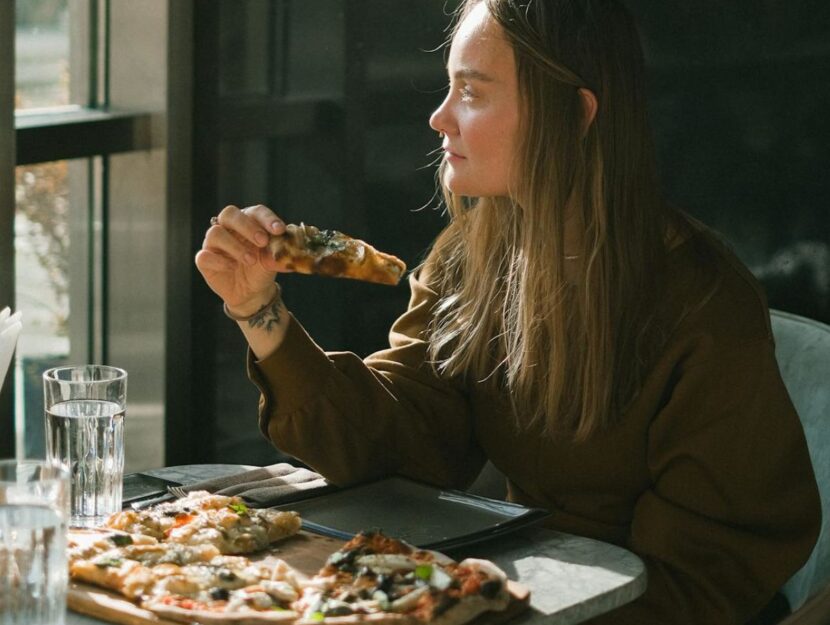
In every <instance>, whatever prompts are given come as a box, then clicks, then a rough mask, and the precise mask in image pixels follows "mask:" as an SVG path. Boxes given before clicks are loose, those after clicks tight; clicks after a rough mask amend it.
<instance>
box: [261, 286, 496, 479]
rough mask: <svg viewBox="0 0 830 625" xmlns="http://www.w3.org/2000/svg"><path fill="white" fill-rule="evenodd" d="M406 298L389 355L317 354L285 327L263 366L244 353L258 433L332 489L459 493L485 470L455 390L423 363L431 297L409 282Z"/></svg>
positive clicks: (299, 331) (294, 326) (461, 395)
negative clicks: (388, 482) (387, 482)
mask: <svg viewBox="0 0 830 625" xmlns="http://www.w3.org/2000/svg"><path fill="white" fill-rule="evenodd" d="M410 288H411V290H412V295H411V299H410V304H409V308H408V309H407V311H406V313H405V314H404V315H403V316H401V317H400V318H399V319H398V320H397V321H396V322H395V324H394V325H393V326H392V329H391V331H390V334H389V342H390V347H389V348H388V349H386V350H383V351H380V352H377V353H375V354H373V355H371V356H369V357H368V358H366V359H365V360H361V359H360V358H359V357H358V356H356V355H355V354H352V353H346V352H332V353H326V352H324V351H323V350H322V349H320V348H319V347H318V346H317V345H316V344H315V343H314V342H313V341H312V339H311V338H310V337H309V336H308V334H307V333H306V332H305V330H304V329H303V328H302V327H301V326H300V325H299V323H297V321H296V320H295V319H293V318H292V319H291V322H290V325H289V328H288V332H287V334H286V337H285V340H284V341H283V343H282V344H281V345H280V347H279V348H278V349H277V350H276V351H275V352H274V353H273V354H272V355H271V356H269V357H267V358H265V359H263V360H261V361H258V362H255V361H254V360H253V359H252V355H251V354H250V351H249V355H248V375H249V377H250V378H251V380H252V381H253V382H254V383H255V384H256V385H257V387H258V388H259V390H260V392H261V397H260V403H259V424H260V429H261V430H262V431H263V433H264V434H265V435H266V436H267V437H268V438H269V439H270V440H271V441H272V442H273V444H274V445H275V446H276V447H277V448H279V449H280V450H281V451H283V452H285V453H287V454H290V455H292V456H294V457H295V458H298V459H300V460H301V461H302V462H304V463H306V464H308V465H309V466H310V467H312V468H314V470H316V471H318V472H320V473H321V474H323V475H324V476H325V477H326V478H327V479H328V480H330V481H331V482H333V483H335V484H338V485H346V484H352V483H356V482H361V481H365V480H369V479H373V478H377V477H381V476H384V475H390V474H399V475H405V476H409V477H411V478H413V479H417V480H419V481H423V482H429V483H433V484H436V485H441V486H451V487H462V488H463V487H466V486H467V485H468V484H469V483H470V482H472V480H473V479H474V478H475V476H476V475H477V473H478V471H479V470H480V469H481V467H482V466H483V464H484V455H483V453H482V452H481V450H480V449H479V448H478V446H477V445H476V443H475V440H474V435H473V427H472V416H471V414H470V409H469V405H468V401H467V397H466V394H465V392H464V389H463V388H462V387H461V385H459V384H457V383H454V382H451V381H448V380H445V379H443V378H441V377H440V376H438V375H436V373H435V372H434V371H433V368H432V367H431V366H430V365H429V363H428V362H427V351H426V348H427V343H426V341H425V339H424V336H423V334H424V332H425V327H426V324H427V320H428V318H429V314H430V313H431V308H432V306H433V305H434V303H435V301H436V300H437V296H436V294H435V293H434V292H433V291H432V290H431V289H429V288H428V287H427V286H426V285H425V283H424V282H423V281H421V280H419V278H418V276H416V275H413V276H411V277H410Z"/></svg>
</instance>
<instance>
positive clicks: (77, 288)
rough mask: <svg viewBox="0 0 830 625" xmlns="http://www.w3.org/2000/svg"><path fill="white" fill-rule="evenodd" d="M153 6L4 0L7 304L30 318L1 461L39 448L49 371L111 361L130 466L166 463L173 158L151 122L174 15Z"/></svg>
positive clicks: (2, 177)
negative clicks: (168, 181) (168, 177)
mask: <svg viewBox="0 0 830 625" xmlns="http://www.w3.org/2000/svg"><path fill="white" fill-rule="evenodd" d="M142 12H143V13H148V12H147V11H146V10H142V8H141V7H136V6H135V3H132V2H130V3H124V2H118V1H115V0H16V1H15V2H14V3H6V2H4V3H0V47H3V49H2V50H0V52H2V54H0V58H1V59H3V61H0V94H2V95H0V98H5V99H3V100H0V222H2V223H0V226H5V225H8V226H9V227H8V228H0V261H3V262H2V263H0V264H1V265H3V266H2V267H0V307H2V306H5V305H8V304H9V303H11V302H14V304H13V308H14V309H15V310H20V311H22V313H23V321H24V327H23V332H22V333H21V336H20V339H19V342H18V350H17V354H16V356H17V360H16V366H15V371H14V377H12V376H11V375H9V376H8V377H7V380H6V381H5V383H4V387H3V394H2V397H0V404H2V406H0V457H3V456H9V455H12V453H17V455H19V456H29V457H36V456H42V455H43V453H44V440H43V425H42V422H43V410H42V384H41V374H42V372H43V371H44V370H45V369H46V368H48V367H50V366H55V365H58V364H63V363H71V364H78V363H85V362H101V363H106V364H114V365H117V366H123V367H124V368H125V369H127V371H128V373H129V374H130V392H129V395H128V402H129V403H128V416H127V426H126V440H127V442H126V464H127V469H128V470H137V469H141V468H146V467H151V466H161V465H162V464H164V430H163V424H164V409H163V407H164V392H165V389H164V384H163V379H164V370H165V368H164V343H165V340H164V311H165V301H166V300H165V279H164V262H165V254H164V251H165V250H164V241H165V232H164V228H165V224H166V215H165V210H166V204H165V201H166V198H165V194H164V189H165V174H166V171H165V166H166V161H165V157H166V152H165V150H164V149H163V148H164V147H165V146H164V135H163V133H156V136H155V137H154V136H153V134H152V128H153V123H154V120H155V121H156V122H158V120H163V119H164V114H165V112H166V111H165V106H166V101H165V95H166V92H165V87H166V68H167V64H166V56H165V55H166V32H167V29H166V20H167V13H166V9H165V10H164V11H154V12H153V15H152V16H143V15H141V14H142ZM148 21H155V23H153V24H148ZM9 39H12V40H13V44H11V43H9ZM138 39H140V40H141V42H142V43H141V44H140V45H135V41H136V40H138ZM113 40H115V41H117V42H118V43H117V44H114V43H112V41H113ZM7 59H14V63H13V64H12V63H9V62H8V61H7ZM113 66H116V67H117V68H119V69H120V70H123V71H121V73H120V75H122V76H123V77H124V78H123V80H121V81H120V82H119V81H117V80H110V69H111V68H112V67H113ZM135 67H147V68H151V70H150V71H147V72H143V73H141V74H140V75H136V72H135V71H129V70H130V69H131V68H133V69H134V68H135ZM142 94H150V95H149V97H151V98H156V99H157V100H158V101H156V102H153V101H148V100H147V98H146V97H143V96H142ZM6 138H10V139H11V140H9V141H4V139H6ZM9 183H11V184H9ZM143 237H150V239H151V241H152V243H150V244H149V245H148V244H147V243H146V242H142V241H143ZM136 250H140V252H141V253H140V254H137V253H135V252H136ZM6 259H10V260H11V262H6ZM125 259H128V260H125ZM11 266H14V271H13V272H11V271H9V270H8V269H7V267H11ZM7 415H14V416H13V418H12V417H10V416H7Z"/></svg>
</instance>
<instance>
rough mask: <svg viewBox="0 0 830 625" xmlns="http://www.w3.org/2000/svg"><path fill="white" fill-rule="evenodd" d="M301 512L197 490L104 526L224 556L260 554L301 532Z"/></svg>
mask: <svg viewBox="0 0 830 625" xmlns="http://www.w3.org/2000/svg"><path fill="white" fill-rule="evenodd" d="M300 525H301V521H300V516H299V515H298V514H297V513H296V512H292V511H284V510H271V509H256V508H250V507H248V505H247V504H245V501H244V500H243V499H242V498H241V497H225V496H223V495H212V494H210V493H208V492H207V491H194V492H192V493H189V494H188V495H187V497H182V498H180V499H177V500H175V501H171V502H166V503H161V504H157V505H155V506H152V507H150V508H146V509H144V510H122V511H121V512H117V513H115V514H114V515H112V516H111V517H110V518H109V519H107V521H106V522H105V526H106V527H109V528H112V529H117V530H122V531H124V532H127V533H130V534H141V535H146V536H150V537H152V538H155V539H156V540H158V541H160V542H164V543H175V544H181V545H208V544H209V545H213V546H214V547H215V548H216V549H218V551H219V553H223V554H246V553H254V552H256V551H261V550H263V549H265V548H267V547H268V546H270V545H271V544H273V543H275V542H277V541H279V540H282V539H284V538H287V537H289V536H293V535H295V534H296V533H297V532H299V531H300Z"/></svg>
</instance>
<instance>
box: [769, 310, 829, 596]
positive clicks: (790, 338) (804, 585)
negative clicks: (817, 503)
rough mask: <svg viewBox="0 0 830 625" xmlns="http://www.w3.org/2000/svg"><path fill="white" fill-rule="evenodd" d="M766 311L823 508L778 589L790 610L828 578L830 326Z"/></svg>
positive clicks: (779, 366) (777, 358) (795, 316)
mask: <svg viewBox="0 0 830 625" xmlns="http://www.w3.org/2000/svg"><path fill="white" fill-rule="evenodd" d="M770 317H771V320H772V333H773V336H774V337H775V358H776V360H777V361H778V368H779V369H780V370H781V377H782V378H783V379H784V384H785V385H786V387H787V391H788V392H789V394H790V398H791V399H792V401H793V404H794V405H795V409H796V411H797V412H798V416H799V417H800V418H801V423H802V425H803V427H804V434H805V436H806V437H807V446H808V447H809V449H810V458H811V460H812V462H813V470H814V471H815V474H816V481H817V482H818V487H819V493H820V494H821V508H822V514H823V519H822V525H821V533H820V534H819V537H818V541H817V542H816V546H815V547H814V549H813V553H812V554H811V556H810V558H809V560H807V562H806V563H805V565H804V566H803V567H802V568H801V569H800V570H799V571H798V572H797V573H796V574H795V575H793V577H792V578H790V580H789V581H788V582H787V583H786V584H785V585H784V587H783V588H782V589H781V592H782V593H783V594H784V596H786V597H787V600H788V601H789V602H790V608H791V609H792V610H793V611H795V610H797V609H798V608H800V607H801V606H802V605H804V603H805V602H806V601H807V600H808V599H809V598H810V597H812V596H813V595H815V594H817V593H818V592H819V591H821V590H822V589H823V588H825V587H826V586H828V584H830V326H827V325H825V324H823V323H819V322H817V321H813V320H812V319H807V318H805V317H799V316H798V315H793V314H790V313H785V312H781V311H779V310H773V311H771V314H770Z"/></svg>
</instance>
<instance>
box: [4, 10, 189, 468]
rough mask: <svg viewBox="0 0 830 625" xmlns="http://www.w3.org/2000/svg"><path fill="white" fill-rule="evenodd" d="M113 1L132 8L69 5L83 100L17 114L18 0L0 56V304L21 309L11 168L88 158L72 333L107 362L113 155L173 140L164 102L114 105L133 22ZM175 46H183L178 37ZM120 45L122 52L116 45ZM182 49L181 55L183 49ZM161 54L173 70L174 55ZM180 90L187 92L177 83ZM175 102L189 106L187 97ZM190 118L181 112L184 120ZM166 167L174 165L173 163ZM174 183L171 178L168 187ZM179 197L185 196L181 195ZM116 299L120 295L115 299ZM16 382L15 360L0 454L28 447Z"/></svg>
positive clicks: (184, 13)
mask: <svg viewBox="0 0 830 625" xmlns="http://www.w3.org/2000/svg"><path fill="white" fill-rule="evenodd" d="M113 4H115V8H118V9H120V10H121V12H122V13H123V11H124V8H125V7H127V10H128V11H129V10H130V8H129V6H128V5H125V4H123V3H121V2H120V0H72V1H71V2H70V3H69V8H70V11H71V19H72V20H74V21H73V26H72V28H71V30H70V37H72V38H73V40H72V45H71V46H70V54H71V63H72V68H73V76H72V82H71V86H70V89H71V100H72V101H74V102H82V103H83V104H82V105H70V106H61V107H49V108H42V109H22V110H19V111H15V92H16V83H15V31H16V19H15V13H16V12H15V2H14V1H12V2H1V3H0V59H4V60H3V61H0V302H1V303H2V305H3V306H6V305H8V306H11V307H12V308H13V309H14V308H15V303H16V302H15V245H14V221H15V212H16V202H15V168H16V167H18V166H20V165H31V164H36V163H42V162H49V161H57V160H69V159H88V161H87V163H86V164H85V163H83V162H81V163H74V164H73V165H72V166H73V168H74V171H73V179H74V180H73V182H72V186H73V193H75V195H80V196H81V197H82V198H83V200H82V201H81V202H79V205H83V207H84V211H86V212H87V213H88V214H85V215H83V216H82V217H81V218H82V219H83V220H85V222H86V223H87V224H88V226H87V228H88V235H89V236H88V238H89V240H88V241H83V242H82V244H81V247H83V249H81V250H79V253H78V254H77V256H78V258H73V259H72V260H71V261H70V262H71V263H75V265H76V267H77V266H78V265H79V264H80V265H82V266H81V267H80V271H81V272H83V271H86V272H87V279H86V280H85V282H86V284H84V285H82V286H80V287H79V289H78V291H77V292H75V289H73V295H75V296H78V295H79V297H77V301H76V299H75V298H73V300H72V301H73V317H74V318H75V319H74V320H73V321H72V322H71V327H70V333H71V335H72V338H73V341H74V339H75V338H77V337H81V339H82V340H80V341H78V342H79V343H81V345H80V346H79V348H78V349H77V351H76V347H75V345H74V343H73V348H72V350H73V354H72V359H73V360H74V361H97V362H107V361H108V356H109V354H108V352H109V349H108V343H109V339H110V331H109V323H108V317H109V311H110V308H111V305H110V302H109V301H108V289H107V288H106V285H107V281H108V278H109V276H108V262H107V253H108V249H109V241H108V238H109V235H110V233H109V226H108V214H109V210H108V206H107V203H108V200H109V195H110V193H109V174H108V171H109V159H110V156H112V155H115V154H125V153H140V152H142V151H144V152H149V151H152V150H157V149H159V148H168V149H169V147H170V146H169V145H168V142H167V141H166V139H167V128H166V126H167V125H169V124H170V122H171V120H170V119H169V117H168V116H167V108H164V109H163V110H148V109H147V107H145V108H144V110H124V109H123V108H122V109H119V108H117V107H111V106H110V102H111V93H110V81H109V66H110V62H111V61H110V60H111V55H112V53H113V49H112V48H111V47H110V36H111V32H112V30H113V28H119V29H125V28H129V27H130V24H129V20H125V19H123V18H121V19H119V20H118V21H117V22H115V23H114V22H113V19H112V17H111V15H112V9H113ZM180 4H182V3H178V2H176V1H175V0H172V1H171V0H168V3H165V5H164V10H165V12H164V13H163V14H162V18H161V19H162V20H167V21H168V23H167V26H168V28H167V31H166V32H164V33H161V34H160V35H159V37H161V38H163V39H164V40H165V41H166V42H171V47H172V42H175V41H176V38H175V37H172V38H171V37H169V34H168V33H170V32H173V29H175V28H178V27H179V23H181V22H185V23H186V21H187V20H188V19H189V9H184V10H183V9H182V8H175V7H177V5H180ZM173 17H176V19H177V20H178V22H177V23H171V22H170V20H171V19H172V18H173ZM116 41H118V39H116ZM176 45H177V47H178V48H181V44H176ZM115 51H116V52H118V50H117V48H116V49H115ZM176 52H177V53H178V54H181V53H182V51H181V50H180V49H179V50H177V51H176ZM165 61H166V62H167V67H168V68H170V67H171V64H170V54H169V53H168V55H167V58H166V59H165ZM76 70H77V71H76ZM171 72H172V70H171ZM188 72H189V68H188V67H187V66H185V67H182V68H181V69H180V70H177V75H176V76H168V77H167V85H162V86H163V87H168V88H169V87H170V85H175V84H176V83H175V82H171V81H174V80H180V79H181V77H182V73H184V74H187V73H188ZM179 91H180V92H182V90H181V89H179ZM182 95H183V97H185V98H187V97H188V96H189V91H188V90H185V91H184V92H182ZM167 104H168V105H169V102H168V103H167ZM177 108H182V109H185V110H186V108H187V106H186V103H185V104H184V105H183V106H182V107H177ZM186 121H187V120H186V119H185V120H184V123H186ZM177 145H178V146H179V152H180V153H182V154H185V155H187V150H186V147H185V149H181V145H182V144H181V143H178V144H177ZM188 158H189V157H188ZM188 162H189V161H188ZM165 169H171V165H170V163H169V162H168V163H166V167H165ZM178 169H179V170H182V167H181V166H179V167H178ZM187 171H188V166H185V167H184V171H180V172H179V175H180V178H179V180H181V177H186V176H187ZM164 174H167V172H166V171H165V172H163V175H164ZM168 178H169V176H168ZM162 184H163V183H162ZM169 186H170V185H169V182H168V184H167V187H169ZM165 199H167V198H165ZM176 199H179V200H181V199H182V198H181V194H178V198H176ZM165 208H166V206H165ZM165 227H166V224H165ZM188 250H189V246H188ZM188 254H189V251H188ZM180 273H181V271H180ZM161 288H162V292H161V299H162V300H163V301H162V307H163V308H164V309H165V314H169V311H168V310H167V306H166V302H167V297H166V293H164V292H163V287H161ZM117 304H118V303H117V302H116V303H115V305H116V306H117ZM188 310H189V308H188ZM162 332H164V329H163V328H162ZM166 338H167V337H166V336H165V340H164V345H166V344H167V340H166ZM165 357H166V354H165V353H164V350H163V349H162V353H161V356H160V358H157V360H158V362H157V363H155V364H157V365H158V368H159V370H160V372H161V373H160V376H161V377H162V378H163V377H164V370H165V364H166V363H165ZM14 387H15V384H14V363H12V366H10V370H9V373H8V376H7V380H6V383H4V384H3V389H2V392H1V393H0V457H11V456H14V455H15V453H17V454H18V455H20V454H21V453H22V450H20V449H16V445H15V417H14V415H15V410H16V406H15V399H16V398H15V388H14ZM157 394H158V406H159V407H157V408H153V410H156V411H157V412H158V411H159V410H160V411H161V413H162V414H161V417H162V419H161V423H162V424H164V412H165V410H164V403H165V399H166V398H165V393H164V391H163V390H162V391H161V392H158V393H157Z"/></svg>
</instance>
